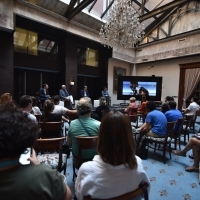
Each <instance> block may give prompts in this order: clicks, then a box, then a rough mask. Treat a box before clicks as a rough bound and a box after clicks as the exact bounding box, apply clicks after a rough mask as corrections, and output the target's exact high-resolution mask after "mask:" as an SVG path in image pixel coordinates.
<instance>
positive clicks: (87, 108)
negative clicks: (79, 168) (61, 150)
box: [67, 98, 100, 159]
mask: <svg viewBox="0 0 200 200" xmlns="http://www.w3.org/2000/svg"><path fill="white" fill-rule="evenodd" d="M76 108H77V112H78V115H79V119H75V120H72V121H71V123H70V126H69V130H68V137H67V144H68V145H69V146H72V154H73V156H75V157H77V156H78V146H77V141H76V138H75V136H96V135H98V131H99V126H100V122H99V121H97V120H95V119H92V118H91V112H92V104H91V103H90V101H88V100H87V99H86V98H81V99H80V100H79V101H78V103H77V105H76ZM81 123H82V124H81ZM83 126H84V127H85V129H86V130H85V129H84V127H83ZM87 132H88V133H87ZM95 154H96V152H94V150H93V149H92V150H86V151H85V152H84V154H83V159H92V158H93V157H94V155H95Z"/></svg>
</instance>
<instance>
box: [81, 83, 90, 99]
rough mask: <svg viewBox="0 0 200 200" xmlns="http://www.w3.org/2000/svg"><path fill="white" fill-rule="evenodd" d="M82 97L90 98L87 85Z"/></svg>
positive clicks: (82, 91)
mask: <svg viewBox="0 0 200 200" xmlns="http://www.w3.org/2000/svg"><path fill="white" fill-rule="evenodd" d="M81 97H89V92H88V90H87V86H86V85H85V86H84V88H83V90H81Z"/></svg>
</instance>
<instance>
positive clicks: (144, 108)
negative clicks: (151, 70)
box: [137, 96, 148, 114]
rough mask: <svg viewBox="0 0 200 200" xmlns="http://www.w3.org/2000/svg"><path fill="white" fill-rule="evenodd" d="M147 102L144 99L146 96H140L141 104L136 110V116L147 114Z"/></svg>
mask: <svg viewBox="0 0 200 200" xmlns="http://www.w3.org/2000/svg"><path fill="white" fill-rule="evenodd" d="M147 102H148V101H147V99H146V96H142V104H141V105H140V107H139V108H138V110H137V112H138V114H147V113H148V109H147Z"/></svg>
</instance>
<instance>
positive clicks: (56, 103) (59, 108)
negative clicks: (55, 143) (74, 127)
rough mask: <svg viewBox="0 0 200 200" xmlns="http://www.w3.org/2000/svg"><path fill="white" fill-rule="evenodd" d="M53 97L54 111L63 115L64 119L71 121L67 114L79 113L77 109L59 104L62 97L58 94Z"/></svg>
mask: <svg viewBox="0 0 200 200" xmlns="http://www.w3.org/2000/svg"><path fill="white" fill-rule="evenodd" d="M52 99H53V102H54V110H53V113H57V114H60V115H62V119H63V121H67V122H69V120H68V116H67V114H77V110H69V109H67V108H65V107H64V106H60V105H59V103H60V97H59V96H58V95H55V96H53V97H52Z"/></svg>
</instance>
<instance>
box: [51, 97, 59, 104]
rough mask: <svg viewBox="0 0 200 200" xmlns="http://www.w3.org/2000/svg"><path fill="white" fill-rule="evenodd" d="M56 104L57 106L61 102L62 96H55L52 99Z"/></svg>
mask: <svg viewBox="0 0 200 200" xmlns="http://www.w3.org/2000/svg"><path fill="white" fill-rule="evenodd" d="M52 99H53V102H54V104H57V103H58V102H59V101H60V96H59V95H55V96H53V97H52Z"/></svg>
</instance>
